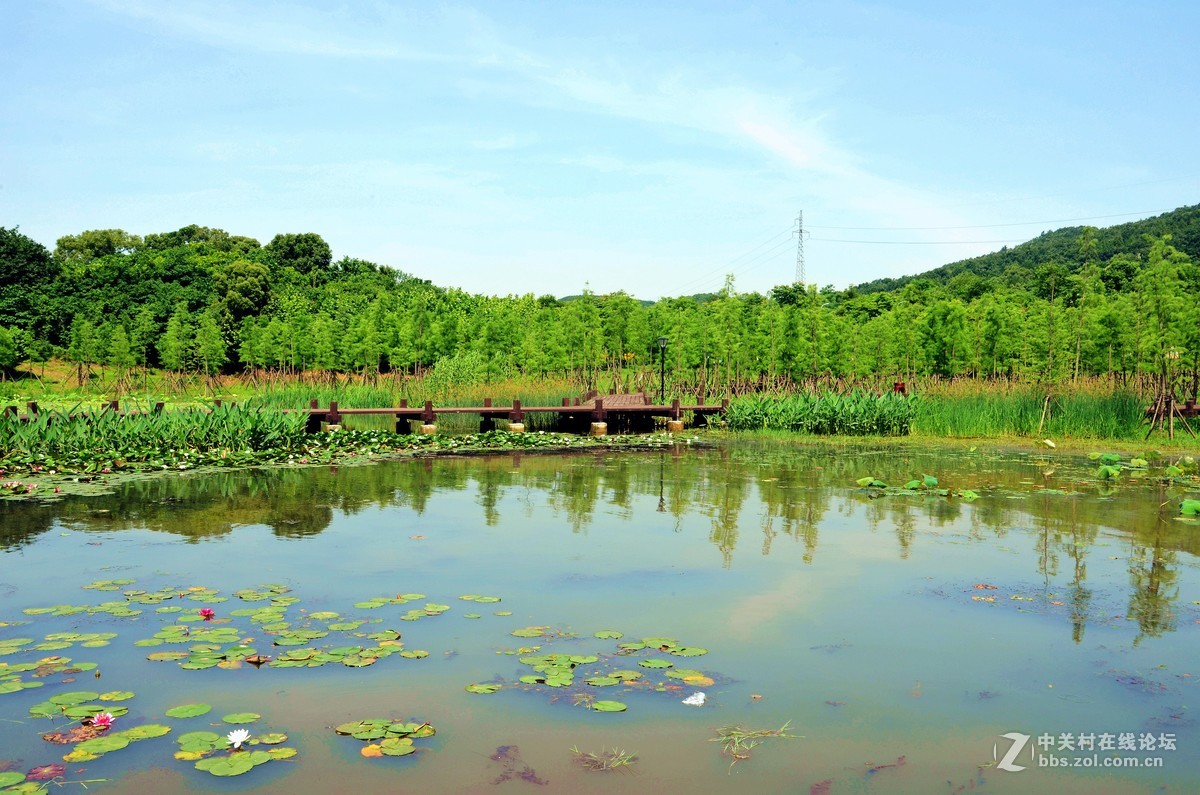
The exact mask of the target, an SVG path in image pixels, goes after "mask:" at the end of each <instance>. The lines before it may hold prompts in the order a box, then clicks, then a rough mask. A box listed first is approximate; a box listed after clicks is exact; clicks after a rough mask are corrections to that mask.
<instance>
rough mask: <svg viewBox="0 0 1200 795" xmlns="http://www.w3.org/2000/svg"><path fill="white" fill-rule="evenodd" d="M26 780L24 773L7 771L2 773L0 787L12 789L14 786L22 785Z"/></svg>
mask: <svg viewBox="0 0 1200 795" xmlns="http://www.w3.org/2000/svg"><path fill="white" fill-rule="evenodd" d="M24 780H25V774H24V773H18V772H17V771H15V770H7V771H5V772H3V773H0V787H11V786H12V785H13V784H20V783H21V782H22V781H24Z"/></svg>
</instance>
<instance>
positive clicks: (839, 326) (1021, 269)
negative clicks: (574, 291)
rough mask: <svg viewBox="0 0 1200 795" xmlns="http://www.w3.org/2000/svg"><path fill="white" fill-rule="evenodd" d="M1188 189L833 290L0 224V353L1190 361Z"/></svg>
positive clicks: (511, 366)
mask: <svg viewBox="0 0 1200 795" xmlns="http://www.w3.org/2000/svg"><path fill="white" fill-rule="evenodd" d="M1198 257H1200V206H1194V207H1185V208H1182V209H1180V210H1176V211H1175V212H1173V213H1168V214H1164V215H1161V216H1158V217H1155V218H1151V219H1146V220H1143V221H1138V222H1134V223H1129V224H1122V225H1119V226H1113V227H1109V228H1106V229H1096V228H1094V227H1073V228H1068V229H1060V230H1057V231H1054V232H1048V233H1045V234H1043V235H1041V236H1040V237H1038V238H1036V239H1035V240H1032V241H1030V242H1028V243H1025V244H1022V245H1020V246H1015V247H1013V248H1011V249H1003V250H1001V251H998V252H995V253H992V254H988V255H986V256H983V257H976V258H974V259H970V260H964V261H962V262H956V263H951V264H948V265H945V266H942V267H941V268H938V269H935V270H933V271H929V272H927V273H924V274H920V275H918V276H912V277H904V278H902V279H881V280H876V281H874V282H870V283H868V284H863V285H859V286H857V287H851V288H849V289H846V290H837V289H834V288H833V287H825V288H821V289H818V288H817V286H816V285H801V284H783V285H779V286H777V287H775V288H774V289H773V290H772V291H771V292H770V293H769V294H767V295H762V294H759V293H738V292H737V290H736V287H735V285H734V284H733V282H732V280H731V279H730V280H729V281H727V283H726V286H725V288H724V289H723V290H721V291H720V292H718V293H716V294H706V295H700V296H690V297H680V298H668V299H663V300H660V301H657V302H654V303H650V302H646V301H639V300H637V299H635V298H634V297H632V296H630V295H628V294H626V293H624V292H617V293H613V294H610V295H596V294H593V293H591V292H589V291H586V290H585V291H584V292H583V293H582V294H581V295H578V296H570V297H569V298H566V299H557V298H555V297H554V296H547V295H543V296H540V297H535V296H534V295H533V294H527V295H521V296H513V295H510V296H505V297H497V296H485V295H476V294H471V293H468V292H465V291H462V290H458V289H447V288H442V287H438V286H436V285H433V284H431V283H430V282H428V281H425V280H422V279H418V278H415V277H413V276H412V275H410V274H408V273H405V272H403V271H401V270H397V269H395V268H392V267H388V266H386V265H380V264H376V263H372V262H368V261H365V260H361V259H354V258H350V257H343V258H341V259H339V260H336V261H335V260H333V257H332V252H331V249H330V247H329V245H328V243H326V241H325V240H324V239H323V238H322V237H321V236H320V235H319V234H317V233H313V232H296V233H282V234H278V235H276V236H275V237H274V238H273V239H271V240H270V241H269V242H267V243H266V244H265V245H263V244H261V243H260V242H259V241H257V240H254V239H252V238H249V237H244V236H240V235H234V234H231V233H229V232H227V231H225V230H222V229H214V228H210V227H205V226H197V225H191V226H186V227H184V228H182V229H178V230H175V231H173V232H163V233H155V234H147V235H145V236H144V237H141V236H138V235H135V234H131V233H128V232H126V231H124V230H121V229H97V230H86V231H83V232H80V233H78V234H73V235H66V236H63V237H62V238H60V239H59V240H58V241H57V245H56V246H55V249H54V251H53V252H51V251H49V250H47V249H46V248H45V247H44V246H42V245H41V244H39V243H37V242H36V241H34V240H32V239H30V238H28V237H27V236H25V235H23V234H21V232H20V230H19V229H17V228H12V229H8V228H3V227H0V327H3V333H0V367H3V368H11V367H12V366H14V365H15V364H16V363H17V362H18V361H21V360H32V361H45V360H46V359H47V358H50V357H52V356H60V357H63V358H66V359H69V360H71V361H73V362H77V363H80V364H95V363H102V364H108V365H111V366H115V367H118V368H131V367H138V366H148V367H161V368H165V369H168V370H193V371H202V372H207V373H216V372H219V371H224V372H231V371H242V370H250V369H274V370H282V371H288V372H295V371H301V370H330V371H341V372H362V373H371V372H381V371H388V370H403V371H409V372H416V371H419V370H422V369H424V368H428V367H431V366H433V365H435V364H436V363H437V362H439V361H442V362H443V363H444V364H447V365H448V364H449V362H451V361H452V360H455V359H457V360H459V361H463V360H464V359H465V358H470V359H471V360H472V361H477V362H479V363H480V366H481V367H483V368H485V369H486V371H487V372H488V373H489V374H490V373H495V374H497V375H499V374H502V373H523V374H531V375H539V374H549V373H556V372H569V371H573V372H583V373H585V374H586V373H588V372H596V371H599V370H602V369H618V370H619V369H621V368H623V367H627V366H645V365H648V364H652V363H654V362H656V361H657V359H656V358H655V357H656V356H657V355H658V351H659V347H658V344H657V339H658V338H659V337H660V336H661V337H666V338H667V340H668V346H667V362H666V365H667V367H669V368H671V369H672V370H673V371H675V370H678V371H682V370H687V369H700V368H704V369H705V370H706V371H707V370H710V369H711V370H713V371H716V372H721V373H724V374H725V375H726V376H727V379H726V380H727V382H730V381H737V380H741V381H744V382H749V381H755V380H757V381H760V382H766V381H767V380H770V379H783V378H786V379H792V380H801V379H805V378H811V377H818V376H829V375H831V376H845V377H866V376H877V375H881V374H882V375H888V376H891V375H895V376H898V377H901V378H903V377H905V376H910V377H911V376H913V375H916V374H936V375H942V376H956V375H974V376H990V375H1000V374H1003V375H1008V376H1012V377H1018V378H1021V377H1030V378H1039V379H1042V378H1047V379H1050V380H1064V379H1069V378H1075V377H1078V376H1082V375H1089V374H1114V375H1116V374H1122V375H1128V374H1132V373H1140V372H1146V371H1150V372H1159V371H1161V370H1163V369H1165V368H1167V367H1168V366H1171V367H1173V368H1176V369H1179V368H1186V369H1188V370H1192V371H1195V370H1196V369H1197V365H1198V364H1200V310H1198V308H1197V299H1196V296H1197V295H1200V269H1198V268H1197V264H1196V262H1197V258H1198Z"/></svg>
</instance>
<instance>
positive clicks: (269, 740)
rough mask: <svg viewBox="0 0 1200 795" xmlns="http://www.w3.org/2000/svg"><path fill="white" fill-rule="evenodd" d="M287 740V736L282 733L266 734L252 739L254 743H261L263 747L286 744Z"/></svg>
mask: <svg viewBox="0 0 1200 795" xmlns="http://www.w3.org/2000/svg"><path fill="white" fill-rule="evenodd" d="M287 738H288V736H287V735H286V734H284V733H283V732H268V733H266V734H260V735H259V736H258V737H256V738H255V739H254V742H255V743H261V744H263V745H279V744H280V743H286V742H287Z"/></svg>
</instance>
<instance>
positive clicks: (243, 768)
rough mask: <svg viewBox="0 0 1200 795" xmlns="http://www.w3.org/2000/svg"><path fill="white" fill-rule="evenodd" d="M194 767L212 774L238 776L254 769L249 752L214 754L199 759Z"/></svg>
mask: <svg viewBox="0 0 1200 795" xmlns="http://www.w3.org/2000/svg"><path fill="white" fill-rule="evenodd" d="M196 769H197V770H204V771H207V772H209V773H212V774H213V775H214V776H240V775H242V774H243V773H249V772H250V771H251V770H253V769H254V760H253V759H252V758H251V755H250V754H249V753H237V754H230V755H229V756H214V757H210V758H208V759H201V760H200V761H199V762H197V763H196Z"/></svg>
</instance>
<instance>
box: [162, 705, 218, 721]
mask: <svg viewBox="0 0 1200 795" xmlns="http://www.w3.org/2000/svg"><path fill="white" fill-rule="evenodd" d="M210 712H212V705H211V704H180V705H179V706H178V707H171V708H170V709H169V710H167V711H166V712H165V713H164V714H165V715H166V716H167V717H168V718H198V717H200V716H201V715H207V714H208V713H210Z"/></svg>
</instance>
